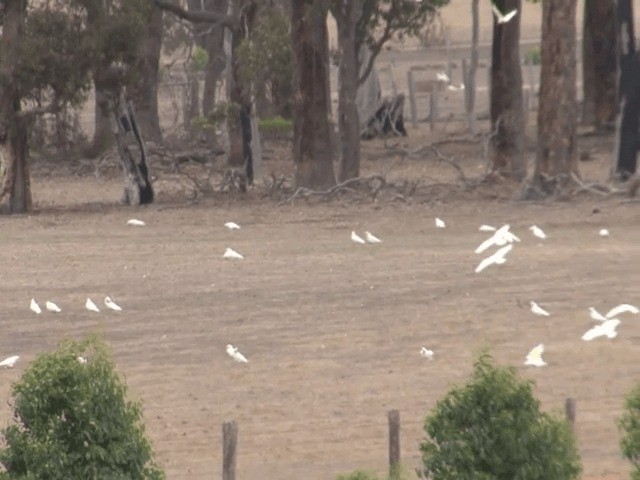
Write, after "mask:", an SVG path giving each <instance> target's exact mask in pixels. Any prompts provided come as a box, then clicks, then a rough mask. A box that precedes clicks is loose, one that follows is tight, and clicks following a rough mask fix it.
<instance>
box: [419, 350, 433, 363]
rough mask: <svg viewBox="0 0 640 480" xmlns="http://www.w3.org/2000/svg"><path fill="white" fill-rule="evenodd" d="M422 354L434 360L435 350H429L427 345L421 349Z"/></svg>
mask: <svg viewBox="0 0 640 480" xmlns="http://www.w3.org/2000/svg"><path fill="white" fill-rule="evenodd" d="M420 355H421V356H423V357H424V358H427V359H429V360H433V350H429V349H428V348H427V347H422V348H421V349H420Z"/></svg>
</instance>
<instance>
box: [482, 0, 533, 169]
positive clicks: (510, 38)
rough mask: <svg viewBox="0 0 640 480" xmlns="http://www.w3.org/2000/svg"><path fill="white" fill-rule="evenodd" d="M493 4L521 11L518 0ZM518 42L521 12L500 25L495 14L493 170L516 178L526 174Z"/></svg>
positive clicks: (499, 7) (500, 0)
mask: <svg viewBox="0 0 640 480" xmlns="http://www.w3.org/2000/svg"><path fill="white" fill-rule="evenodd" d="M494 3H495V5H496V7H497V8H498V9H499V10H500V11H502V12H510V11H512V10H514V9H517V10H518V12H521V11H522V9H521V3H522V2H521V0H496V1H495V2H494ZM545 3H546V0H545ZM519 43H520V13H518V14H517V15H516V16H515V17H513V18H512V19H511V20H510V21H509V22H507V23H503V24H498V23H497V21H496V19H495V17H494V20H493V45H492V52H491V106H490V109H491V128H492V131H494V132H496V134H495V136H494V137H493V141H492V169H493V171H499V172H500V173H503V174H504V173H507V174H509V175H511V177H512V178H514V179H515V180H518V181H520V180H522V179H524V177H525V176H526V173H527V172H526V166H525V162H524V107H523V98H522V69H521V67H520V49H519V48H518V45H519Z"/></svg>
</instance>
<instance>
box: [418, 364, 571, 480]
mask: <svg viewBox="0 0 640 480" xmlns="http://www.w3.org/2000/svg"><path fill="white" fill-rule="evenodd" d="M424 430H425V432H426V434H427V436H428V438H426V439H425V440H424V441H423V443H422V444H421V446H420V450H421V451H422V460H423V467H424V474H425V476H426V477H427V478H430V479H433V480H452V479H459V478H473V479H476V480H513V479H518V480H547V479H551V478H553V479H555V480H569V479H574V478H578V476H579V474H580V471H581V465H580V458H579V455H578V452H577V448H576V441H575V437H574V435H573V432H572V430H571V427H570V425H569V423H568V422H567V421H566V420H565V419H564V418H561V417H559V416H558V415H549V414H547V413H543V412H541V411H540V403H539V401H538V400H537V399H536V398H535V397H534V395H533V383H532V382H531V381H529V380H522V379H520V378H518V375H517V373H516V370H515V369H514V368H513V367H498V366H496V365H495V364H494V361H493V359H492V358H491V356H490V355H489V354H488V353H486V352H482V353H481V354H480V356H479V358H478V360H477V361H476V363H475V366H474V371H473V374H472V377H471V379H470V380H469V382H468V383H467V384H466V385H464V386H462V387H454V388H453V389H452V390H451V391H449V393H447V394H446V395H445V397H444V398H443V399H442V400H440V401H439V402H438V403H437V405H436V407H435V409H434V411H433V412H432V413H431V414H430V415H428V416H427V418H426V419H425V423H424Z"/></svg>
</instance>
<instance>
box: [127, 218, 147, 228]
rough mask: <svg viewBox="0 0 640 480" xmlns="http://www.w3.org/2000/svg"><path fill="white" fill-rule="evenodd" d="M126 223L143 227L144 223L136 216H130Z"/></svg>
mask: <svg viewBox="0 0 640 480" xmlns="http://www.w3.org/2000/svg"><path fill="white" fill-rule="evenodd" d="M127 225H133V226H135V227H144V226H145V225H146V223H144V222H143V221H142V220H138V219H137V218H131V219H129V220H127Z"/></svg>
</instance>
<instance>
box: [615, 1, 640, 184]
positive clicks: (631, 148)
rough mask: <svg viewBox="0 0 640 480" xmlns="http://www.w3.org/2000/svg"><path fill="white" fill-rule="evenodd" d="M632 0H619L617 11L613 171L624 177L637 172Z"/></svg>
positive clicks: (638, 80)
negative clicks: (617, 80) (616, 86)
mask: <svg viewBox="0 0 640 480" xmlns="http://www.w3.org/2000/svg"><path fill="white" fill-rule="evenodd" d="M633 20H634V16H633V2H632V1H631V0H618V8H617V11H616V29H617V33H618V34H617V36H616V38H617V50H618V63H619V65H620V75H619V77H618V78H619V84H618V102H619V108H618V118H617V121H616V128H617V132H616V137H617V138H616V151H615V165H614V168H613V174H614V176H616V177H617V178H619V179H620V180H627V179H628V178H629V177H630V176H631V175H633V174H634V173H635V172H636V168H637V155H638V146H639V145H640V142H639V135H638V127H639V126H640V54H639V53H638V52H637V51H636V47H635V43H636V41H635V32H634V27H633Z"/></svg>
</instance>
